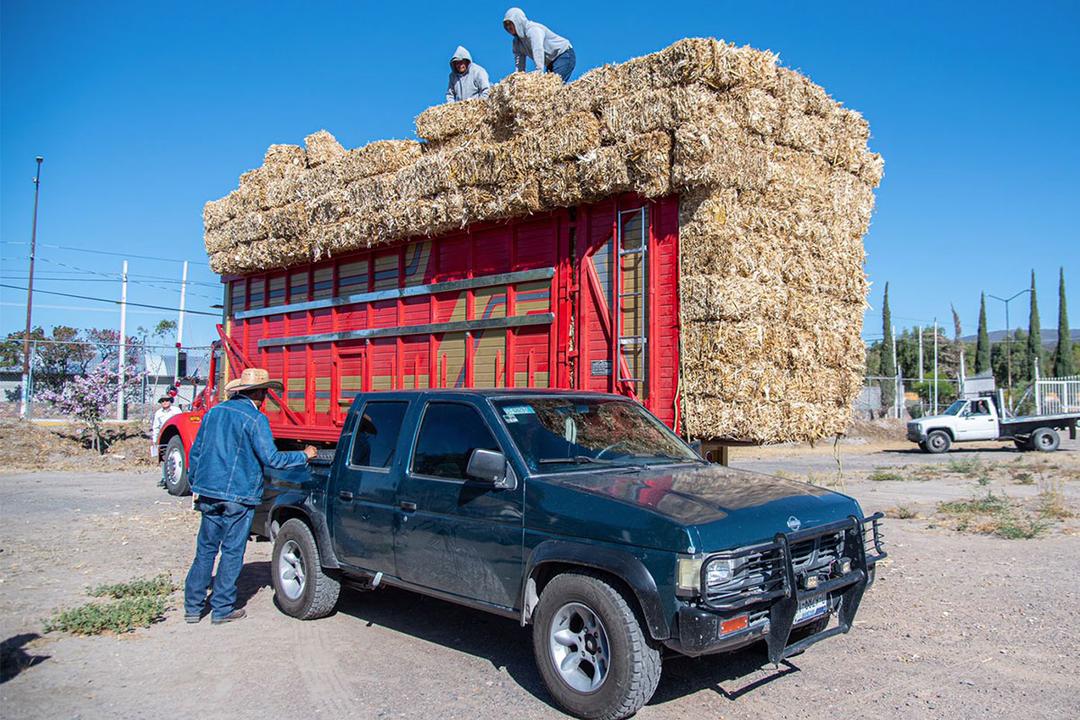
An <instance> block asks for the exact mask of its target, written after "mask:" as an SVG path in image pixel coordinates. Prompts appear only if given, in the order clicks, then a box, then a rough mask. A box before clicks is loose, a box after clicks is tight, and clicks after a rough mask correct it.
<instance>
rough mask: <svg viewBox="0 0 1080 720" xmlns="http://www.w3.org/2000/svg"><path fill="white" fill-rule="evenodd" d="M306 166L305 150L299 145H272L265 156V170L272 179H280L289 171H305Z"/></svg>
mask: <svg viewBox="0 0 1080 720" xmlns="http://www.w3.org/2000/svg"><path fill="white" fill-rule="evenodd" d="M324 132H325V131H324ZM304 165H305V159H304V148H302V147H300V146H299V145H271V146H270V147H269V148H267V149H266V154H265V155H264V156H263V168H264V169H265V170H266V172H267V174H268V175H269V176H271V177H280V176H281V175H283V174H284V173H286V172H287V171H289V170H303V169H304Z"/></svg>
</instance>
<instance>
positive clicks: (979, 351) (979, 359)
mask: <svg viewBox="0 0 1080 720" xmlns="http://www.w3.org/2000/svg"><path fill="white" fill-rule="evenodd" d="M989 369H990V333H989V332H987V330H986V293H981V294H980V296H979V339H978V341H977V342H976V344H975V372H976V373H981V372H986V371H987V370H989Z"/></svg>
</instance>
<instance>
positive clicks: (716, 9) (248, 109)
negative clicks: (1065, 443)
mask: <svg viewBox="0 0 1080 720" xmlns="http://www.w3.org/2000/svg"><path fill="white" fill-rule="evenodd" d="M506 7H507V4H506V3H505V2H500V3H491V2H466V3H448V2H441V3H416V2H408V3H370V4H368V3H358V2H319V3H301V2H265V1H263V2H213V3H206V2H185V3H156V2H150V3H146V2H138V3H136V2H132V3H116V2H105V1H102V2H95V3H73V2H47V1H45V0H4V1H3V4H2V16H0V28H2V31H0V32H2V38H0V45H2V48H0V52H2V58H0V59H2V88H0V89H2V97H0V114H2V118H0V135H2V141H0V142H2V144H0V183H2V184H0V197H2V205H0V213H2V217H0V241H2V244H0V253H2V265H0V276H2V277H3V281H2V283H3V284H8V285H24V282H25V281H24V278H25V274H26V259H25V256H26V252H27V249H28V248H27V247H26V245H20V244H18V243H26V242H27V241H28V240H29V236H30V215H31V208H32V200H33V184H32V182H31V178H32V176H33V171H34V156H35V155H39V154H40V155H44V156H45V165H44V169H43V174H42V194H41V210H40V213H41V214H40V220H39V227H38V242H39V243H41V245H42V247H41V249H40V250H39V258H40V260H41V261H40V262H39V264H38V272H39V274H40V275H39V276H40V277H41V278H42V279H41V280H39V281H38V285H37V286H38V287H39V288H41V289H43V290H55V291H60V292H70V293H75V294H82V295H92V296H106V297H118V296H119V283H118V282H117V281H116V280H115V278H114V277H113V275H114V274H115V273H117V272H118V271H119V268H120V262H121V260H122V257H121V255H124V254H127V255H129V256H131V267H130V270H129V272H130V273H132V275H133V277H134V276H136V275H138V276H139V277H138V278H137V279H138V280H139V281H140V282H141V283H154V284H157V285H159V286H160V287H151V286H148V285H146V284H133V285H132V286H131V287H130V291H129V299H130V300H132V301H134V302H142V303H148V304H158V305H164V306H169V307H174V306H176V304H177V302H178V300H179V293H178V284H177V281H178V280H179V275H180V266H179V265H178V264H177V263H173V262H166V261H161V260H146V259H139V258H135V257H134V256H135V255H144V256H153V257H161V258H172V259H189V260H191V261H194V262H198V263H205V262H206V256H205V253H204V251H203V247H202V215H201V213H202V205H203V203H204V202H206V201H207V200H210V199H214V198H218V197H221V196H223V195H225V194H226V193H227V192H229V191H230V190H231V189H232V188H234V187H235V186H236V183H237V177H238V175H239V174H240V173H241V172H243V171H245V170H248V169H250V168H253V167H257V166H258V165H259V164H261V161H262V155H263V152H264V150H265V149H266V147H267V145H270V144H271V143H299V142H301V141H302V139H303V137H304V136H305V135H306V134H308V133H310V132H313V131H314V130H317V129H319V128H326V129H328V130H330V131H331V132H333V133H334V134H335V135H336V136H337V137H338V139H339V140H341V141H342V143H343V144H345V145H346V146H348V147H355V146H358V145H362V144H364V143H366V142H369V141H371V140H376V139H380V138H390V137H407V136H409V135H410V133H411V130H412V118H413V117H414V116H415V115H416V114H417V113H418V112H420V111H421V110H423V109H424V108H425V107H427V106H429V105H431V104H433V103H436V102H438V101H439V100H440V99H441V95H442V93H443V92H444V89H445V82H446V73H447V70H448V68H447V60H448V58H449V56H450V54H451V52H452V51H453V49H454V47H455V46H456V45H458V44H459V43H460V44H464V45H465V46H466V47H468V48H469V49H470V50H471V51H472V54H473V57H474V58H475V59H476V60H477V62H479V63H481V64H482V65H484V66H486V67H487V68H488V70H489V72H490V73H491V75H492V77H493V79H495V78H499V77H502V76H503V75H505V74H506V73H508V72H509V71H510V70H511V69H512V57H511V54H510V47H509V45H510V39H509V37H508V36H507V35H506V34H505V32H504V31H503V30H502V28H501V26H500V21H501V19H502V15H503V12H504V10H505V9H506ZM524 9H525V11H526V13H527V14H529V15H530V17H533V19H536V20H539V21H541V22H544V23H546V24H548V25H550V26H551V27H552V28H553V29H555V30H556V31H557V32H559V33H560V34H563V35H565V36H566V37H568V38H570V40H571V41H572V42H573V43H574V47H575V49H576V51H577V56H578V71H577V74H578V75H580V73H581V72H583V71H584V70H586V69H588V68H590V67H595V66H597V65H599V64H602V63H604V62H612V61H620V60H625V59H627V58H630V57H633V56H635V55H640V54H643V53H647V52H651V51H654V50H657V49H660V48H662V47H664V46H665V45H667V44H669V43H671V42H672V41H674V40H676V39H678V38H680V37H685V36H691V35H713V36H716V37H721V38H725V39H727V40H730V41H734V42H736V43H739V44H750V45H753V46H754V47H757V48H769V49H771V50H773V51H775V52H778V53H779V54H780V58H781V62H783V64H785V65H787V66H789V67H793V68H797V69H800V70H802V71H803V72H805V73H807V74H808V75H809V76H810V77H812V78H813V79H814V80H815V81H816V82H818V83H820V84H821V85H823V86H824V87H825V88H826V89H827V90H828V91H829V92H830V93H831V94H832V95H833V97H835V98H837V99H838V100H840V101H842V102H844V103H845V104H846V105H848V106H850V107H852V108H855V109H857V110H859V111H861V112H862V113H863V114H864V115H865V116H866V117H867V118H868V119H869V121H870V127H871V129H872V132H873V138H872V140H871V146H872V148H873V149H874V150H876V151H878V152H880V153H882V154H883V155H884V156H885V163H886V164H885V180H884V182H883V184H882V186H881V188H880V190H879V192H878V202H877V210H876V213H875V216H874V220H873V225H872V227H871V230H870V233H869V235H868V236H867V238H866V245H867V248H868V250H869V262H868V265H867V271H868V273H869V275H870V279H871V280H872V282H873V292H872V294H871V297H870V303H871V305H872V306H873V310H872V311H870V312H868V314H867V322H866V337H867V338H873V337H874V336H875V335H879V334H880V314H879V313H880V300H881V292H882V288H883V287H884V284H885V282H886V281H889V282H890V283H891V286H890V287H891V292H890V295H891V301H892V310H893V316H894V319H895V321H896V323H897V325H898V326H903V325H909V324H914V323H915V322H918V321H926V322H930V321H932V319H933V318H934V317H935V316H936V317H937V318H938V319H940V320H943V321H945V322H946V323H949V322H950V320H949V317H950V316H949V304H950V303H953V304H955V305H956V307H957V309H958V310H959V311H960V313H961V316H962V318H963V321H964V324H965V331H966V332H973V331H974V327H975V321H976V318H977V313H978V299H979V292H980V291H981V290H984V289H985V290H986V291H987V292H992V293H995V294H998V295H1010V294H1012V293H1013V292H1015V291H1017V290H1021V289H1023V288H1025V287H1026V286H1027V283H1028V273H1029V271H1030V270H1031V269H1032V268H1034V269H1035V271H1036V273H1037V274H1038V291H1039V298H1040V310H1041V314H1042V319H1043V325H1044V327H1053V326H1054V325H1055V322H1056V313H1057V272H1058V267H1059V266H1062V265H1064V267H1065V272H1066V276H1067V278H1066V279H1067V281H1068V282H1069V283H1070V293H1069V303H1070V304H1071V305H1072V310H1073V325H1074V327H1075V326H1076V325H1077V324H1078V321H1080V262H1078V261H1080V249H1078V248H1080V242H1078V233H1077V230H1076V227H1077V214H1076V210H1077V205H1078V198H1080V141H1078V136H1077V131H1076V128H1077V122H1078V121H1077V118H1078V117H1080V71H1078V68H1080V4H1078V3H1076V2H1061V3H1027V4H1024V6H1023V7H1020V6H1018V5H1015V4H1011V5H1010V4H1006V3H987V2H981V3H970V4H960V3H926V4H919V3H904V4H899V3H866V2H859V3H855V2H852V3H847V4H841V3H767V4H766V3H747V2H737V3H728V2H707V3H700V4H695V3H685V2H683V3H667V4H665V3H657V2H647V3H646V2H636V1H628V2H621V3H617V4H615V3H595V4H593V3H583V2H572V3H569V2H567V3H564V2H545V3H537V4H533V5H528V4H525V5H524ZM70 247H80V248H85V249H90V250H97V251H107V252H112V253H120V255H101V254H95V253H87V252H77V251H72V250H67V249H60V248H70ZM81 271H93V272H96V273H103V274H105V276H102V275H85V274H73V275H67V274H66V273H78V272H81ZM46 277H49V278H57V279H49V280H45V279H44V278H46ZM191 277H192V278H193V279H194V280H196V281H198V282H200V283H206V284H204V285H194V286H192V288H191V294H190V295H189V305H188V306H189V307H190V308H195V309H200V310H206V309H208V308H209V307H210V305H211V304H213V303H215V302H218V298H219V297H220V293H219V290H218V289H217V288H216V287H215V286H214V283H215V281H216V278H215V277H214V276H213V274H212V273H211V272H210V270H209V268H208V267H207V266H206V265H205V264H201V265H193V266H192V271H191ZM59 278H63V279H59ZM71 278H82V279H80V280H77V281H75V280H72V279H71ZM88 280H94V281H93V282H91V281H88ZM24 300H25V293H24V292H20V291H16V290H10V289H2V290H0V303H2V304H0V319H2V320H0V331H2V332H3V333H5V334H6V333H7V332H9V331H11V330H15V329H18V328H20V327H21V326H22V324H23V313H24V312H25V306H24ZM35 305H36V311H35V323H36V324H44V325H46V326H49V325H53V324H57V323H67V324H73V325H77V326H84V327H85V326H105V327H117V326H118V323H119V320H118V316H119V313H118V311H117V309H116V308H115V307H114V306H109V305H104V304H100V303H92V302H86V301H82V300H73V299H70V298H62V297H56V296H48V295H40V296H37V297H36V300H35ZM989 311H990V324H991V328H1000V327H1002V326H1003V325H1004V316H1003V311H1002V307H1001V305H1000V304H999V303H994V304H992V305H991V306H990V307H989ZM131 313H132V314H131V315H130V316H129V327H132V328H133V327H135V326H138V325H140V324H152V323H154V322H156V321H157V320H158V319H161V318H162V317H172V316H173V314H171V313H167V312H165V313H162V312H158V311H153V310H141V309H135V308H133V309H132V310H131ZM1012 318H1013V325H1014V326H1016V325H1020V324H1026V306H1025V303H1024V301H1023V300H1021V301H1019V302H1017V303H1014V304H1013V312H1012ZM188 322H189V324H188V328H189V333H187V337H186V338H185V340H187V341H190V342H207V341H209V340H210V339H211V338H212V334H213V330H212V324H213V320H212V319H211V318H199V317H197V316H192V317H189V319H188Z"/></svg>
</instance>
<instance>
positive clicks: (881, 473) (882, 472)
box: [866, 467, 904, 482]
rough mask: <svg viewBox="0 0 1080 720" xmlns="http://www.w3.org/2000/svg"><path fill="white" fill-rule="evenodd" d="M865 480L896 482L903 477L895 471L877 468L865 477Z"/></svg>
mask: <svg viewBox="0 0 1080 720" xmlns="http://www.w3.org/2000/svg"><path fill="white" fill-rule="evenodd" d="M866 479H867V480H872V481H874V482H886V481H892V482H897V481H901V480H903V479H904V476H903V475H901V474H900V473H898V472H896V471H895V470H891V469H889V468H885V467H878V468H874V471H873V472H871V473H870V474H869V475H867V476H866Z"/></svg>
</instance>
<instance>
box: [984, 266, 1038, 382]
mask: <svg viewBox="0 0 1080 720" xmlns="http://www.w3.org/2000/svg"><path fill="white" fill-rule="evenodd" d="M1029 292H1031V289H1030V288H1026V289H1024V290H1021V291H1020V292H1018V293H1016V294H1015V295H1013V296H1012V297H1009V298H1003V297H998V296H997V295H990V296H989V297H992V298H994V299H995V300H1000V301H1001V302H1003V303H1005V368H1006V370H1005V372H1006V377H1007V379H1006V381H1005V384H1006V387H1007V388H1008V389H1009V390H1012V326H1011V325H1009V303H1011V302H1012V301H1013V300H1015V299H1016V298H1018V297H1020V296H1021V295H1023V294H1024V293H1029Z"/></svg>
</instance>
